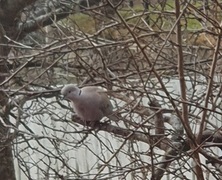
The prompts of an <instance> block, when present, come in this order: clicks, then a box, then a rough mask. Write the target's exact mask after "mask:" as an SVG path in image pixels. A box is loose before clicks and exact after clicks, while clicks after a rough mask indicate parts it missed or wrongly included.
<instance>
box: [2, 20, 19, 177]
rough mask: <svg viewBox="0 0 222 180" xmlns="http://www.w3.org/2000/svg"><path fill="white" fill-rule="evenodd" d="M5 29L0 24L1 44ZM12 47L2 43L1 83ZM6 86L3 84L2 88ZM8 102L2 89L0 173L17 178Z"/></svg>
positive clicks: (6, 71) (7, 71)
mask: <svg viewBox="0 0 222 180" xmlns="http://www.w3.org/2000/svg"><path fill="white" fill-rule="evenodd" d="M4 35H5V30H4V28H3V26H2V24H0V44H5V45H6V44H7V43H6V42H7V40H6V38H5V37H4ZM9 51H10V49H9V47H8V46H3V45H0V83H2V82H3V81H4V80H5V78H6V76H5V75H6V74H7V73H9V70H8V68H7V59H6V57H7V55H8V53H9ZM3 88H4V87H2V86H1V89H3ZM7 102H8V97H7V96H6V94H5V92H3V91H0V109H1V110H0V118H1V119H0V120H1V121H0V175H1V179H5V180H15V179H16V178H15V170H14V163H13V154H12V138H10V132H9V129H8V128H7V127H5V124H8V123H9V115H8V113H7V112H6V111H5V109H6V108H5V107H6V105H7Z"/></svg>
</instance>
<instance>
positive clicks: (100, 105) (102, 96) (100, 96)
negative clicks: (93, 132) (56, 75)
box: [61, 84, 113, 122]
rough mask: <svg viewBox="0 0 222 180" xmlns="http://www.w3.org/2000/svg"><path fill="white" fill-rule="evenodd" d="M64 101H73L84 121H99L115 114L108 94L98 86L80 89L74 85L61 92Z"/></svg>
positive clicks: (75, 109)
mask: <svg viewBox="0 0 222 180" xmlns="http://www.w3.org/2000/svg"><path fill="white" fill-rule="evenodd" d="M61 94H62V95H63V96H64V99H66V100H69V101H71V103H72V105H73V109H74V111H75V112H76V114H77V116H79V117H80V118H81V119H82V120H83V121H85V122H87V121H99V120H101V119H102V118H103V117H104V116H108V115H111V114H112V113H113V106H112V104H111V102H110V100H109V98H108V96H107V94H106V92H105V91H104V90H102V89H100V88H98V87H96V86H87V87H83V88H81V89H79V88H78V87H77V86H75V85H73V84H68V85H66V86H64V87H63V88H62V90H61Z"/></svg>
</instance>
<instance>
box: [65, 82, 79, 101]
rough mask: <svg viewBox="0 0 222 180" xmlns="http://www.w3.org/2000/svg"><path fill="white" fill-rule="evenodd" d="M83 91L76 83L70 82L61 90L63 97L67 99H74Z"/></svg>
mask: <svg viewBox="0 0 222 180" xmlns="http://www.w3.org/2000/svg"><path fill="white" fill-rule="evenodd" d="M80 93H81V90H80V89H79V88H78V87H77V86H75V85H74V84H68V85H66V86H64V87H63V88H62V90H61V94H62V95H63V99H66V100H74V99H75V98H76V97H78V96H79V95H80Z"/></svg>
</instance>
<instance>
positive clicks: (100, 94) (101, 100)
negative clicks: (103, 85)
mask: <svg viewBox="0 0 222 180" xmlns="http://www.w3.org/2000/svg"><path fill="white" fill-rule="evenodd" d="M82 91H83V92H84V93H89V94H90V96H91V98H93V99H94V102H95V104H98V106H99V109H101V111H102V113H103V114H104V115H105V116H106V115H109V114H112V110H113V106H112V104H111V102H110V100H109V97H108V96H107V94H106V91H105V90H103V89H100V88H98V87H94V86H88V87H83V88H82ZM96 102H97V103H96Z"/></svg>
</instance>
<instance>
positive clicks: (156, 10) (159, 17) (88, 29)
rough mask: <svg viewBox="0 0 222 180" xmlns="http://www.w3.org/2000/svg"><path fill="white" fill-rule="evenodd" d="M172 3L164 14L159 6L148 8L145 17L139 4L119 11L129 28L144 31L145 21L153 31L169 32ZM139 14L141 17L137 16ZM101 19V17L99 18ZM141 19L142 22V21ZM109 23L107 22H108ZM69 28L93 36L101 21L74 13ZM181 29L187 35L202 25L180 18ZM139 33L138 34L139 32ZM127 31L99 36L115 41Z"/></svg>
mask: <svg viewBox="0 0 222 180" xmlns="http://www.w3.org/2000/svg"><path fill="white" fill-rule="evenodd" d="M201 5H202V4H201V3H197V4H195V6H201ZM174 7H175V6H174V1H173V0H169V1H167V4H166V6H165V9H164V10H165V12H164V13H160V12H161V6H160V5H159V4H158V5H155V6H153V7H151V6H150V7H149V13H147V14H146V15H145V14H143V12H144V7H143V6H142V5H141V4H137V5H135V6H134V8H133V9H130V8H126V7H125V8H122V9H120V10H119V13H120V14H121V16H122V17H123V18H124V19H125V20H126V22H127V23H128V24H130V27H133V26H139V27H140V28H144V29H146V28H147V27H146V25H145V24H144V22H143V21H144V20H145V21H147V23H148V24H149V26H150V27H152V28H153V29H154V30H158V31H161V30H164V31H167V30H170V29H171V28H172V25H173V24H174V23H175V21H176V18H175V16H174V15H173V13H174ZM138 14H141V15H138ZM99 18H102V17H99ZM142 18H143V20H142ZM108 21H109V20H108ZM66 23H68V24H69V25H70V26H73V27H75V28H76V29H79V30H81V31H83V32H85V33H89V34H93V33H95V32H96V31H97V30H98V29H99V28H101V20H98V19H97V20H96V18H94V17H93V16H91V15H87V14H83V13H76V14H74V15H72V16H70V18H69V20H68V21H67V22H66ZM181 24H182V29H183V30H185V31H186V33H188V34H189V32H194V31H196V30H200V29H201V28H202V24H201V23H200V22H199V21H198V20H197V19H196V17H194V16H193V15H189V16H186V17H184V16H183V17H182V18H181ZM139 33H140V32H139ZM128 34H129V33H128V31H127V30H126V28H125V27H124V26H123V25H122V26H118V27H114V28H113V27H111V28H108V29H106V30H104V31H102V33H101V34H100V35H101V36H102V37H104V38H107V39H111V40H115V39H120V38H121V39H124V37H127V36H128Z"/></svg>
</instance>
